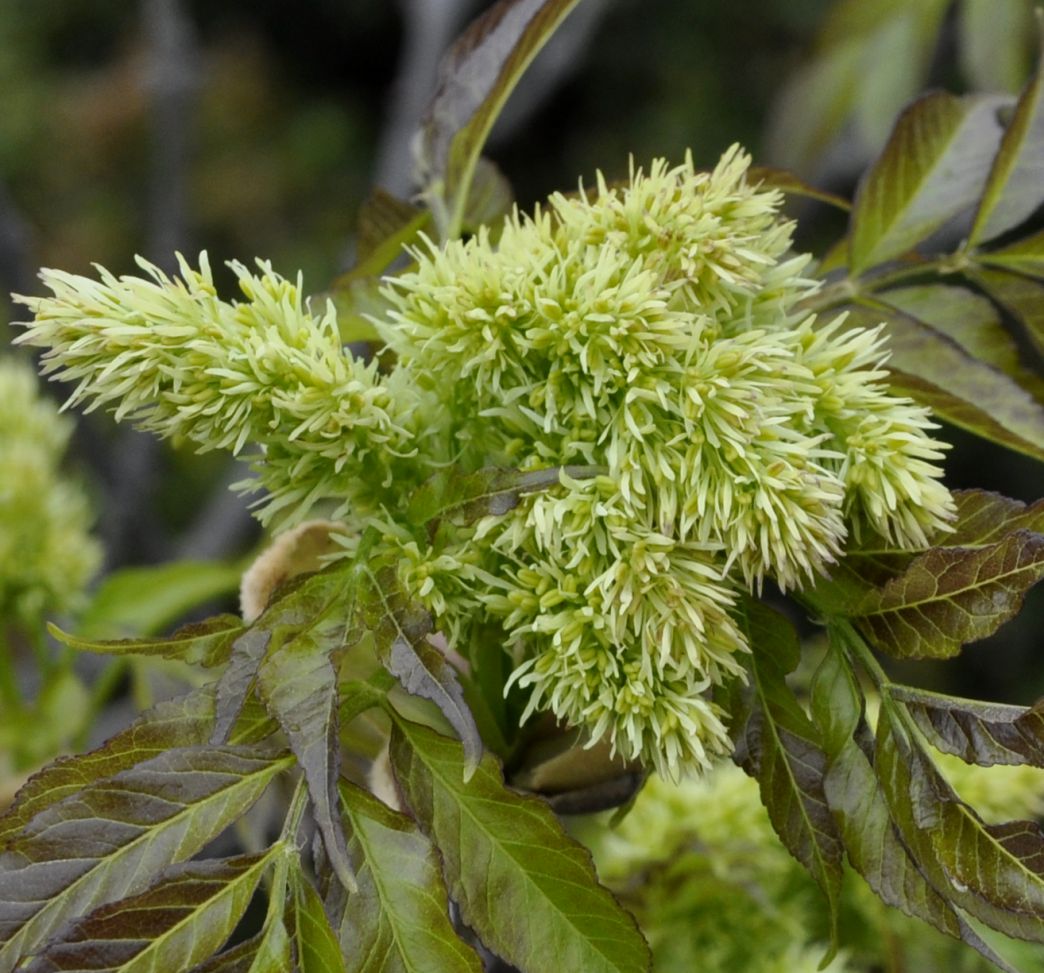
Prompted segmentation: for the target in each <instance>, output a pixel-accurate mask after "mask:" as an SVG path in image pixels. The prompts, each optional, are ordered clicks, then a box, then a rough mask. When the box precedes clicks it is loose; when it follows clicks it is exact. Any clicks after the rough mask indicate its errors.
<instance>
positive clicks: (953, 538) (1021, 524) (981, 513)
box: [942, 490, 1044, 547]
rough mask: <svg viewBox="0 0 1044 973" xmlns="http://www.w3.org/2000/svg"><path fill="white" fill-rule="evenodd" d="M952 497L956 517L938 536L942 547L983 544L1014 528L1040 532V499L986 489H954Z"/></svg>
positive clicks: (1043, 520)
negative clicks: (949, 530)
mask: <svg viewBox="0 0 1044 973" xmlns="http://www.w3.org/2000/svg"><path fill="white" fill-rule="evenodd" d="M953 499H954V501H955V502H956V504H957V519H956V520H955V521H954V524H953V527H954V530H953V533H952V534H947V535H946V537H945V538H943V539H942V540H943V544H944V545H945V546H946V547H984V546H986V545H987V544H995V543H997V542H998V541H1000V540H1003V539H1004V537H1005V536H1006V535H1008V534H1010V533H1012V532H1013V531H1016V530H1029V531H1034V532H1036V533H1038V534H1044V500H1038V501H1037V502H1036V503H1032V504H1025V503H1023V502H1022V501H1021V500H1012V499H1011V498H1010V497H1005V496H1003V495H1002V494H1000V493H992V492H990V491H988V490H955V491H954V494H953Z"/></svg>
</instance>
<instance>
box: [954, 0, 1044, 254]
mask: <svg viewBox="0 0 1044 973" xmlns="http://www.w3.org/2000/svg"><path fill="white" fill-rule="evenodd" d="M994 5H996V0H994ZM1026 6H1027V7H1028V5H1026ZM1042 158H1044V66H1038V68H1037V70H1036V71H1035V72H1034V75H1033V77H1032V78H1030V81H1029V84H1027V85H1026V88H1025V89H1024V90H1023V92H1022V94H1021V95H1020V96H1019V100H1018V103H1017V104H1016V105H1015V114H1014V116H1013V117H1012V119H1011V122H1010V123H1009V124H1008V126H1007V128H1005V130H1004V135H1003V137H1002V138H1001V143H1000V149H998V151H997V155H996V157H995V158H994V160H993V167H992V168H991V169H990V175H989V178H988V179H987V180H986V187H985V189H983V192H982V198H981V199H980V200H979V208H978V210H977V211H976V213H975V220H974V222H973V223H972V228H971V233H970V234H969V236H968V244H969V246H975V245H976V244H978V243H981V242H983V241H984V240H992V239H993V238H994V237H997V236H1000V235H1001V234H1002V233H1005V232H1006V231H1008V230H1010V229H1012V228H1013V227H1016V226H1018V225H1019V224H1020V223H1022V222H1024V221H1025V220H1027V219H1028V218H1029V217H1030V216H1031V215H1032V214H1033V211H1034V210H1035V209H1036V208H1037V207H1038V206H1040V204H1041V203H1044V178H1042V177H1044V165H1042V162H1041V160H1042Z"/></svg>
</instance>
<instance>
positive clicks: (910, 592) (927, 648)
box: [852, 530, 1044, 659]
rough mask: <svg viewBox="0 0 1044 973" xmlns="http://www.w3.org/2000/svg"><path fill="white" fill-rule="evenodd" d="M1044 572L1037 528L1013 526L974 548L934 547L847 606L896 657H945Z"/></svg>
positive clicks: (991, 626) (1001, 618)
mask: <svg viewBox="0 0 1044 973" xmlns="http://www.w3.org/2000/svg"><path fill="white" fill-rule="evenodd" d="M1041 577H1044V535H1041V534H1035V533H1031V532H1030V531H1025V530H1019V531H1014V532H1013V533H1011V534H1008V535H1007V536H1006V537H1005V538H1004V539H1003V540H1000V541H998V542H997V543H995V544H989V545H987V546H985V547H979V548H961V547H955V548H935V549H933V550H930V551H926V552H925V553H923V554H920V555H918V556H917V557H916V558H914V560H913V561H911V562H910V566H909V567H908V568H907V569H906V571H904V572H903V573H902V574H901V575H899V576H898V577H896V578H893V579H892V580H891V581H889V582H888V583H887V584H885V585H884V586H883V587H881V588H878V589H876V590H874V591H871V592H869V593H868V594H867V595H866V597H865V598H864V599H863V601H862V602H861V603H860V604H859V605H858V606H857V607H856V608H855V609H854V610H853V612H852V615H853V618H854V620H855V623H856V626H857V627H858V628H859V630H860V631H861V632H862V633H863V634H864V635H865V636H866V637H867V638H868V639H869V640H870V641H871V642H872V643H873V644H874V645H875V646H876V647H877V648H879V649H881V650H883V651H885V652H887V653H889V654H890V655H893V656H895V657H896V658H900V659H925V658H931V659H945V658H949V657H951V656H955V655H957V654H958V653H959V652H960V650H961V646H963V645H964V644H966V643H968V642H974V641H976V640H977V639H982V638H986V636H988V635H992V634H993V633H994V632H995V631H996V630H997V629H998V628H1000V626H1001V625H1003V624H1004V622H1006V621H1008V619H1010V618H1012V617H1014V615H1015V614H1016V613H1017V612H1018V610H1019V608H1020V606H1021V605H1022V599H1023V597H1024V596H1025V593H1026V591H1027V590H1028V589H1029V588H1030V587H1031V586H1032V585H1033V584H1035V583H1036V582H1037V581H1039V580H1040V578H1041Z"/></svg>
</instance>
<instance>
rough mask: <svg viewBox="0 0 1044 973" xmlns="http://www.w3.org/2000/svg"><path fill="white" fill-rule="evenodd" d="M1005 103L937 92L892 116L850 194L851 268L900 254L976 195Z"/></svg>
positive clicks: (996, 139)
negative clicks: (884, 138)
mask: <svg viewBox="0 0 1044 973" xmlns="http://www.w3.org/2000/svg"><path fill="white" fill-rule="evenodd" d="M1006 103H1007V99H1006V98H999V97H994V96H967V97H964V98H958V97H955V96H954V95H951V94H948V93H947V92H941V91H940V92H933V93H931V94H928V95H925V96H924V97H923V98H919V99H918V100H917V101H915V102H914V103H913V104H912V105H910V106H909V107H908V108H907V109H906V110H905V111H904V112H903V113H902V114H901V115H900V116H899V119H898V121H897V122H896V124H895V128H894V130H893V131H892V135H891V137H890V138H889V140H888V144H887V145H886V146H885V148H884V151H883V152H882V153H881V155H880V157H879V158H878V159H877V161H876V162H875V163H874V164H873V165H872V166H871V168H870V169H869V170H868V171H867V173H866V174H865V175H864V177H863V179H862V180H861V181H860V184H859V189H858V191H857V193H856V199H855V206H854V210H853V213H852V238H851V250H850V254H849V267H850V268H851V270H852V273H853V274H860V273H862V272H863V271H864V270H867V269H869V268H870V267H873V266H874V265H876V264H879V263H882V262H883V261H886V260H890V259H892V258H894V257H898V256H900V255H901V254H903V253H906V252H907V251H908V250H910V249H911V248H912V247H913V246H914V245H915V244H917V243H919V242H920V241H921V240H924V239H925V238H926V237H928V236H930V235H931V234H932V233H934V232H935V231H936V230H937V229H939V228H940V227H941V226H942V225H943V224H944V223H946V222H947V221H948V220H949V219H951V218H952V217H954V216H956V215H957V214H958V213H959V212H961V210H963V209H965V208H967V207H969V206H971V205H972V203H974V202H975V201H976V200H977V199H978V198H979V195H980V193H981V191H982V187H983V184H984V183H985V181H986V176H987V173H988V172H989V167H990V162H991V160H992V158H993V155H994V153H995V151H996V149H997V146H998V144H999V142H1000V136H1001V127H1000V124H999V123H998V120H997V109H998V108H999V107H1000V106H1001V105H1003V104H1006Z"/></svg>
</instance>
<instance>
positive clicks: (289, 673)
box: [257, 614, 355, 890]
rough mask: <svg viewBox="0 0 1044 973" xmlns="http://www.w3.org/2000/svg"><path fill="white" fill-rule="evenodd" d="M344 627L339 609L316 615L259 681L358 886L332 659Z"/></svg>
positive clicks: (324, 826) (345, 872)
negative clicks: (341, 787)
mask: <svg viewBox="0 0 1044 973" xmlns="http://www.w3.org/2000/svg"><path fill="white" fill-rule="evenodd" d="M344 630H345V623H344V621H343V619H341V618H340V617H339V616H338V615H336V614H334V615H333V616H331V617H327V618H319V619H315V620H313V621H312V622H311V624H310V625H308V626H307V627H305V628H303V629H302V630H301V631H299V632H297V633H296V634H294V635H292V636H291V637H290V638H289V639H288V640H287V641H286V643H285V644H283V645H281V646H280V647H279V649H278V651H276V652H273V653H272V654H270V655H268V656H267V657H266V658H265V659H264V660H263V661H262V663H261V666H260V668H259V669H258V673H257V686H258V692H259V693H260V695H261V698H262V700H263V701H264V703H265V706H266V707H267V709H268V711H269V712H270V713H271V714H272V715H273V716H274V717H275V718H276V720H278V721H279V725H280V726H281V727H282V729H283V732H284V733H285V734H286V738H287V740H288V741H289V743H290V749H291V750H292V751H293V752H294V756H295V757H296V758H297V763H298V765H299V766H300V768H301V772H302V773H303V774H304V779H305V783H306V784H307V787H308V796H309V798H310V799H311V802H312V814H313V816H314V818H315V824H316V827H317V828H318V829H319V833H320V834H321V835H322V839H323V845H324V847H325V849H326V854H327V856H328V858H329V860H330V864H331V866H332V867H333V869H334V872H335V873H336V874H337V877H338V879H339V880H340V881H341V883H342V884H343V885H344V886H345V887H346V888H347V889H349V890H354V889H355V878H354V876H353V874H352V867H351V863H350V861H349V859H348V849H347V846H346V844H345V838H344V832H343V830H342V828H341V825H340V815H339V813H338V810H337V778H338V776H339V775H340V750H339V747H338V734H337V725H338V724H337V711H338V698H337V673H336V671H335V669H334V665H333V662H332V661H331V659H330V656H331V654H332V653H333V652H335V651H336V650H337V649H339V648H340V647H341V646H342V645H343V643H344Z"/></svg>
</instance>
